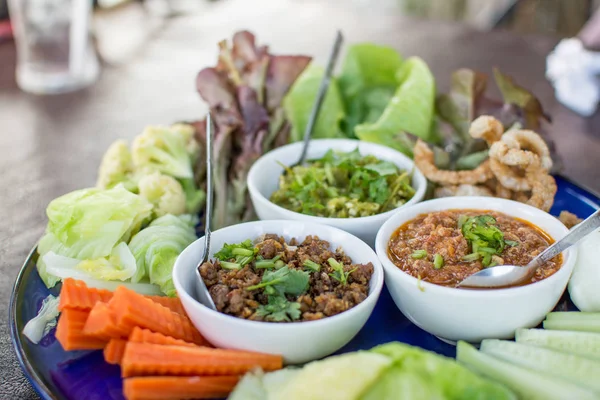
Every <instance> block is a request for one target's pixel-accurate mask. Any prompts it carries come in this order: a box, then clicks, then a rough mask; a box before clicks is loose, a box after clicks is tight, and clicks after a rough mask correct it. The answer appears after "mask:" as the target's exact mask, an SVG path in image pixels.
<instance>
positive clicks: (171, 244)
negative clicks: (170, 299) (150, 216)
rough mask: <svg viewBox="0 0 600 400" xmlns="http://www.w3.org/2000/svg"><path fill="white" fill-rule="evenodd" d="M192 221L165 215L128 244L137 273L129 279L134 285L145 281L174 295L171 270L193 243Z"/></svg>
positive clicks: (187, 217)
mask: <svg viewBox="0 0 600 400" xmlns="http://www.w3.org/2000/svg"><path fill="white" fill-rule="evenodd" d="M195 222H196V219H195V218H192V217H191V216H189V215H181V216H174V215H169V214H167V215H165V216H163V217H160V218H157V219H155V220H154V221H152V222H151V223H150V225H148V227H146V228H144V229H142V230H141V231H140V232H139V233H138V234H137V235H135V236H134V237H133V238H132V239H131V241H130V242H129V248H130V249H131V252H132V253H133V255H134V257H135V260H136V263H137V271H136V273H135V275H134V276H133V277H132V278H131V281H132V282H134V283H136V282H140V281H143V280H146V279H148V280H149V281H150V283H153V284H156V285H159V286H160V289H161V291H162V292H163V293H165V294H166V295H168V296H173V295H175V286H174V285H173V276H172V272H173V266H174V265H175V260H176V259H177V256H179V254H180V253H181V252H182V251H183V250H184V249H185V248H186V247H187V246H188V245H189V244H190V243H192V242H193V241H194V240H196V232H195V229H194V224H195Z"/></svg>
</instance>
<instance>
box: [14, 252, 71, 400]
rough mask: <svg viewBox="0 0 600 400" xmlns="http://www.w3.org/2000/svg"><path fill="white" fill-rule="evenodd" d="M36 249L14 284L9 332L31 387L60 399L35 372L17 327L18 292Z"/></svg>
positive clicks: (48, 399) (49, 399)
mask: <svg viewBox="0 0 600 400" xmlns="http://www.w3.org/2000/svg"><path fill="white" fill-rule="evenodd" d="M36 251H37V245H35V246H33V248H32V249H31V251H30V252H29V255H28V256H27V258H26V259H25V262H24V263H23V265H22V266H21V270H20V271H19V274H18V275H17V279H16V280H15V283H14V285H13V289H12V293H11V294H10V304H9V309H8V315H9V325H10V329H9V333H10V338H11V342H12V347H13V350H14V351H15V354H16V356H17V361H18V362H19V366H20V367H21V371H22V372H23V375H25V377H26V378H27V380H28V381H29V383H31V387H33V389H34V390H35V391H36V393H37V394H38V395H39V396H40V397H41V398H42V399H44V400H59V398H58V397H56V396H55V395H54V394H52V391H51V390H50V388H48V386H47V385H46V383H45V382H44V380H43V379H42V378H41V377H40V376H39V375H38V374H37V373H36V372H35V370H34V368H33V366H32V365H31V364H30V363H29V360H27V357H26V356H25V353H24V350H23V345H22V343H21V337H20V332H19V331H18V329H17V292H18V291H19V288H20V287H21V284H22V282H23V274H24V273H25V269H26V267H27V265H29V263H30V262H31V259H32V258H33V257H34V256H35V253H36Z"/></svg>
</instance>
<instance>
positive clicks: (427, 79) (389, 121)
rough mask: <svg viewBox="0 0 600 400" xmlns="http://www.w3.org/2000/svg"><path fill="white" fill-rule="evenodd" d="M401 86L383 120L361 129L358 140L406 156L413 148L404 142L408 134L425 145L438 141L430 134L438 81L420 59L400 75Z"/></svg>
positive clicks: (402, 70)
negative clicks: (392, 149) (395, 150)
mask: <svg viewBox="0 0 600 400" xmlns="http://www.w3.org/2000/svg"><path fill="white" fill-rule="evenodd" d="M397 79H398V81H399V86H398V88H397V89H396V92H395V94H394V97H393V98H392V99H391V100H390V102H389V104H388V105H387V107H386V108H385V110H384V112H383V114H382V115H381V117H380V118H379V119H378V120H377V122H375V123H367V124H361V125H358V126H357V127H356V129H355V131H356V136H358V137H359V138H360V139H361V140H365V141H368V142H374V143H380V144H383V145H386V146H389V147H392V148H395V149H397V150H399V151H402V152H404V153H405V154H411V149H412V146H411V145H410V144H407V141H406V138H404V139H403V138H402V135H401V132H403V131H405V132H409V133H412V134H413V135H416V136H419V137H420V138H422V139H424V140H425V141H430V142H431V141H435V140H436V139H437V138H435V137H434V136H433V132H432V130H431V126H432V121H433V111H434V100H435V80H434V78H433V75H432V74H431V71H430V70H429V68H428V67H427V64H425V62H424V61H423V60H421V59H420V58H417V57H412V58H410V59H408V60H407V61H406V62H405V63H404V64H403V65H402V67H401V68H400V69H399V70H398V72H397Z"/></svg>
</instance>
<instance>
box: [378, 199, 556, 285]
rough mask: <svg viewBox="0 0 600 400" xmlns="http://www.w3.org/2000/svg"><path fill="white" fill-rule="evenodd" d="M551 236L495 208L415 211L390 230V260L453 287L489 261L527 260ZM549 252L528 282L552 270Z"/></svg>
mask: <svg viewBox="0 0 600 400" xmlns="http://www.w3.org/2000/svg"><path fill="white" fill-rule="evenodd" d="M550 244H552V239H551V238H549V237H548V236H547V235H546V234H545V233H544V232H542V231H541V230H540V229H539V228H537V227H535V226H533V225H531V224H529V223H527V222H526V221H523V220H520V219H518V218H513V217H510V216H508V215H505V214H502V213H500V212H496V211H481V210H446V211H438V212H432V213H429V214H422V215H419V216H418V217H417V218H415V219H413V220H411V221H409V222H407V223H405V224H404V225H402V226H401V227H400V228H398V230H397V231H396V232H395V233H394V234H393V235H392V237H391V239H390V241H389V245H388V254H389V256H390V259H391V260H392V262H393V263H394V264H395V265H396V266H397V267H399V268H400V269H402V270H403V271H405V272H407V273H409V274H410V275H412V276H414V277H415V278H418V279H422V280H423V281H426V282H430V283H435V284H438V285H443V286H452V287H456V286H458V284H459V283H460V282H461V281H462V280H463V279H465V278H467V277H468V276H470V275H472V274H474V273H475V272H478V271H480V270H481V269H482V268H486V267H492V266H494V265H517V266H524V265H527V264H528V263H529V262H530V261H531V260H532V259H533V258H534V257H535V256H537V255H538V254H540V253H541V252H542V251H543V250H545V249H546V248H547V247H548V246H549V245H550ZM560 265H561V257H560V256H558V257H555V258H554V259H552V260H550V261H549V262H547V263H546V264H544V265H543V266H541V267H540V268H538V269H537V271H536V273H535V275H534V276H533V277H532V279H531V280H530V281H528V282H524V284H526V283H533V282H537V281H540V280H542V279H544V278H547V277H549V276H550V275H552V274H554V273H555V272H556V271H558V269H559V268H560Z"/></svg>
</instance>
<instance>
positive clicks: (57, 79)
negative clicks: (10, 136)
mask: <svg viewBox="0 0 600 400" xmlns="http://www.w3.org/2000/svg"><path fill="white" fill-rule="evenodd" d="M8 6H9V12H10V19H11V21H12V25H13V30H14V34H15V42H16V46H17V70H16V76H17V83H18V85H19V87H20V88H21V89H22V90H24V91H27V92H32V93H36V94H53V93H64V92H70V91H73V90H77V89H80V88H82V87H85V86H88V85H90V84H91V83H93V82H94V81H95V80H96V79H97V77H98V74H99V72H100V66H99V63H98V58H97V57H96V53H95V50H94V47H93V45H92V40H91V35H90V29H89V28H90V20H91V12H92V0H9V2H8Z"/></svg>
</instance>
